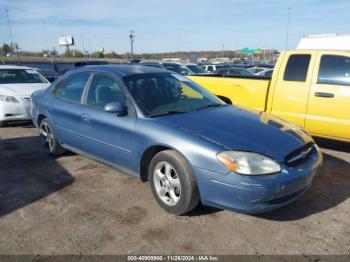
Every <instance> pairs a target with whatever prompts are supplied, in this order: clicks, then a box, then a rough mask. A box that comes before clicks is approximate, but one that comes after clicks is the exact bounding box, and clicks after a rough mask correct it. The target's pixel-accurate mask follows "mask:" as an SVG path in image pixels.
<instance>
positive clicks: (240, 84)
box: [188, 76, 271, 111]
mask: <svg viewBox="0 0 350 262" xmlns="http://www.w3.org/2000/svg"><path fill="white" fill-rule="evenodd" d="M188 78H190V79H191V80H193V81H194V82H196V83H198V84H199V85H201V86H202V87H204V88H206V89H207V90H209V91H210V92H211V93H213V94H215V95H217V96H218V97H221V98H223V100H226V102H227V99H229V100H230V101H231V103H232V104H234V105H238V106H242V107H247V108H251V109H255V110H258V111H265V109H266V104H267V97H268V92H269V87H270V81H271V80H270V79H266V78H258V77H250V78H248V77H244V78H243V77H223V76H189V77H188Z"/></svg>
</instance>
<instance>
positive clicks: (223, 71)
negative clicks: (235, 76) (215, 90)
mask: <svg viewBox="0 0 350 262" xmlns="http://www.w3.org/2000/svg"><path fill="white" fill-rule="evenodd" d="M227 72H228V71H227V69H219V70H216V71H215V73H218V74H227Z"/></svg>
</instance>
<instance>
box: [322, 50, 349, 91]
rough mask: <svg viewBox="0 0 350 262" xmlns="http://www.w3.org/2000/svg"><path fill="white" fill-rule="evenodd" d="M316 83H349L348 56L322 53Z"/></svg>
mask: <svg viewBox="0 0 350 262" xmlns="http://www.w3.org/2000/svg"><path fill="white" fill-rule="evenodd" d="M317 83H318V84H329V85H350V57H346V56H337V55H323V56H322V57H321V63H320V70H319V73H318V79H317Z"/></svg>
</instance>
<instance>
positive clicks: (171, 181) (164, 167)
mask: <svg viewBox="0 0 350 262" xmlns="http://www.w3.org/2000/svg"><path fill="white" fill-rule="evenodd" d="M153 183H154V187H155V190H156V192H157V195H158V196H159V198H160V199H161V200H162V201H163V203H165V204H166V205H168V206H175V205H176V204H177V203H178V202H179V200H180V196H181V183H180V179H179V176H178V174H177V172H176V170H175V168H174V167H173V166H172V165H171V164H170V163H168V162H165V161H162V162H159V163H158V164H157V165H156V167H155V168H154V171H153Z"/></svg>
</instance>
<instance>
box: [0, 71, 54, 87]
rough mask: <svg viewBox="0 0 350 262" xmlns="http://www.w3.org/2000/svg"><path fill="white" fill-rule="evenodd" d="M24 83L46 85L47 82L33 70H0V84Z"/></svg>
mask: <svg viewBox="0 0 350 262" xmlns="http://www.w3.org/2000/svg"><path fill="white" fill-rule="evenodd" d="M24 83H27V84H34V83H48V81H47V80H46V79H45V78H44V77H42V76H41V75H40V74H38V72H37V71H35V70H33V69H0V84H24Z"/></svg>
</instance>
